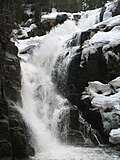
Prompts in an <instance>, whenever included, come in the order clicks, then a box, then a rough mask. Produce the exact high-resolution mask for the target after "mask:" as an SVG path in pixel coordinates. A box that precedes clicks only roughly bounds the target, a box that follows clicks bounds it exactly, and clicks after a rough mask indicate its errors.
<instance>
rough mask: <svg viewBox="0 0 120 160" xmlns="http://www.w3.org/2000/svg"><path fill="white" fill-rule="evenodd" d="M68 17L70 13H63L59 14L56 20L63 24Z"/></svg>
mask: <svg viewBox="0 0 120 160" xmlns="http://www.w3.org/2000/svg"><path fill="white" fill-rule="evenodd" d="M67 19H68V15H67V14H62V15H59V14H58V15H57V17H56V22H57V23H58V24H62V23H64V22H65V21H66V20H67Z"/></svg>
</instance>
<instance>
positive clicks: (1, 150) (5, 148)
mask: <svg viewBox="0 0 120 160" xmlns="http://www.w3.org/2000/svg"><path fill="white" fill-rule="evenodd" d="M11 155H12V153H11V144H10V142H8V141H7V140H4V139H3V140H0V159H1V160H2V159H4V160H6V159H9V160H11Z"/></svg>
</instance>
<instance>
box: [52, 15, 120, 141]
mask: <svg viewBox="0 0 120 160" xmlns="http://www.w3.org/2000/svg"><path fill="white" fill-rule="evenodd" d="M115 20H116V23H114V22H115ZM119 20H120V17H119V16H116V17H113V18H112V19H110V20H108V21H105V22H104V21H103V22H101V23H100V24H98V25H96V27H95V28H93V29H89V30H87V31H85V32H82V33H80V34H77V36H74V37H73V38H72V40H70V42H68V44H67V45H66V46H67V47H68V52H67V53H66V54H64V55H60V56H59V58H58V60H57V62H56V65H55V67H54V71H53V82H54V83H55V85H56V88H57V90H58V91H59V93H60V94H62V95H64V96H65V97H66V98H67V99H68V100H69V102H70V103H71V104H73V105H76V106H77V108H78V109H79V111H80V112H82V118H83V119H85V121H87V123H88V124H90V125H91V129H94V130H96V131H97V133H98V134H97V133H95V135H97V139H98V141H100V143H109V136H110V135H109V133H110V131H111V130H112V129H118V128H119V127H120V121H119V119H120V117H119V112H120V106H119V104H118V105H117V104H116V105H117V106H118V108H117V109H115V108H114V107H115V106H114V105H113V106H112V107H111V105H110V103H107V104H106V100H105V103H103V99H101V101H100V102H99V103H98V102H96V103H97V104H96V103H94V104H93V101H94V99H93V97H94V96H96V95H98V96H99V95H103V94H104V88H105V86H106V85H108V84H109V85H110V88H109V91H110V92H109V93H107V94H106V95H104V96H105V98H106V99H107V98H108V97H109V96H110V98H111V96H113V97H118V99H116V100H115V102H116V103H117V102H118V103H119V100H120V96H119V93H118V92H119V91H118V90H119V87H120V85H119V86H117V84H113V81H115V80H113V79H116V78H117V77H119V76H120V38H119V34H120V30H119V27H120V22H119ZM98 31H99V32H98ZM113 35H114V36H113ZM103 37H105V38H103ZM108 39H109V40H108ZM71 48H72V51H71ZM76 48H77V49H76ZM112 80H113V81H112ZM94 81H97V82H99V83H100V84H101V85H100V86H99V84H98V83H97V84H96V87H98V88H99V89H97V90H96V91H95V94H94V93H93V92H92V91H91V92H89V94H86V90H85V88H86V87H87V86H88V87H87V88H89V85H90V84H92V82H94ZM90 82H91V83H90ZM112 84H113V85H112ZM102 86H104V87H102ZM115 86H117V90H116V89H115V88H116V87H115ZM100 88H101V89H100ZM102 88H103V90H102ZM114 94H115V95H114ZM92 95H94V96H92ZM96 99H97V98H96ZM110 102H111V101H110ZM111 104H112V102H111ZM100 105H102V107H103V108H105V106H106V105H108V108H106V109H105V110H104V111H103V110H101V109H100V108H99V107H98V106H100ZM72 121H73V120H72ZM78 126H80V125H78ZM78 130H79V131H80V129H79V127H78ZM98 135H99V136H98ZM89 137H90V136H89ZM110 139H115V138H112V136H111V138H110ZM112 141H113V140H110V142H112ZM112 143H113V142H112Z"/></svg>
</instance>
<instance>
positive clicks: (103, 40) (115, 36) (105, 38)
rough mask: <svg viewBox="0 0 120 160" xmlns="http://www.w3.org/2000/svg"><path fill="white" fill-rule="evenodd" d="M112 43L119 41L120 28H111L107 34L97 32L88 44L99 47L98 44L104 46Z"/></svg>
mask: <svg viewBox="0 0 120 160" xmlns="http://www.w3.org/2000/svg"><path fill="white" fill-rule="evenodd" d="M112 41H120V28H119V27H118V28H117V27H116V28H113V29H112V30H111V31H109V32H103V31H99V32H97V33H96V34H95V35H94V36H93V37H92V38H91V39H90V44H91V45H95V46H99V45H100V44H102V45H104V44H107V43H110V42H112Z"/></svg>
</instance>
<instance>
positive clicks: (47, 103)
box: [20, 21, 112, 160]
mask: <svg viewBox="0 0 120 160" xmlns="http://www.w3.org/2000/svg"><path fill="white" fill-rule="evenodd" d="M78 30H79V29H78V28H77V26H75V24H74V23H73V22H72V21H66V22H65V23H64V24H63V25H60V26H58V27H56V28H55V29H53V30H52V31H51V32H50V33H49V34H47V35H46V36H44V37H43V39H42V42H41V43H40V44H39V45H38V46H37V47H36V48H35V49H34V50H33V53H32V54H31V55H30V56H29V58H28V60H27V61H23V60H21V73H22V91H21V96H22V103H23V107H22V109H20V112H21V114H22V116H23V118H24V120H25V122H26V124H27V126H28V127H29V128H30V130H31V137H32V140H31V144H32V145H33V146H34V148H35V151H36V155H35V157H33V159H34V160H96V157H97V160H103V159H104V160H107V159H109V160H112V159H111V157H110V156H108V155H107V154H106V153H105V152H104V151H103V150H102V149H100V148H93V149H91V148H82V147H74V146H69V145H65V144H62V143H61V142H60V141H59V136H58V135H59V130H58V123H59V121H60V120H61V118H62V116H64V115H65V114H66V113H69V103H68V102H67V100H66V99H64V98H63V97H61V96H60V95H58V94H57V93H56V91H55V88H54V84H53V82H52V81H51V74H52V70H53V67H54V65H55V62H56V60H57V57H58V56H59V55H60V54H61V53H64V52H65V50H66V48H65V46H64V44H65V42H66V40H68V39H70V38H71V36H72V35H73V34H74V33H75V32H76V31H78ZM63 120H64V121H63V123H64V128H63V133H64V134H63V139H64V141H65V137H66V134H67V128H68V123H69V117H68V118H63ZM101 157H102V158H101Z"/></svg>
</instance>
